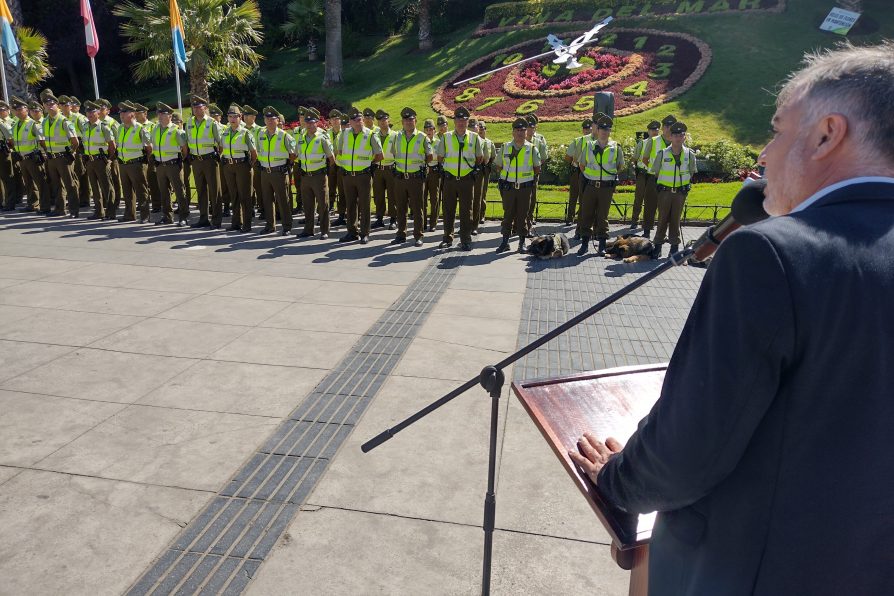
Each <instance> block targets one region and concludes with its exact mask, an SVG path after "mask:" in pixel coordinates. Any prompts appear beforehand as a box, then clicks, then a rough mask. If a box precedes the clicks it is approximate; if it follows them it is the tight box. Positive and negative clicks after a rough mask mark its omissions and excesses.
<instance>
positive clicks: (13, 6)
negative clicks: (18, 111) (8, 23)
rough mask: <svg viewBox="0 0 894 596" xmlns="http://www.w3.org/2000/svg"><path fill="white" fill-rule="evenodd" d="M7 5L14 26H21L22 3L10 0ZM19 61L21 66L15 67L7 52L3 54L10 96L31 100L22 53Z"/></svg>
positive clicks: (17, 0)
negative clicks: (10, 61)
mask: <svg viewBox="0 0 894 596" xmlns="http://www.w3.org/2000/svg"><path fill="white" fill-rule="evenodd" d="M6 4H7V6H9V12H10V13H11V14H12V21H13V24H14V25H21V24H22V18H23V17H22V5H21V3H20V1H19V0H8V1H7V3H6ZM18 59H19V65H18V66H16V67H14V66H13V65H12V64H10V63H9V56H7V55H6V52H3V66H4V69H5V71H6V85H7V87H8V88H9V96H10V97H12V96H13V95H15V96H17V97H20V98H21V99H31V98H32V97H33V96H32V95H31V90H30V89H29V87H28V83H27V82H25V70H24V69H23V68H22V55H21V52H19V56H18Z"/></svg>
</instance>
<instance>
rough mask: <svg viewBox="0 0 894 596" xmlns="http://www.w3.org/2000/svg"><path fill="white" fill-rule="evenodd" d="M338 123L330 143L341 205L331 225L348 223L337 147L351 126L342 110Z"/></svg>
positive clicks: (343, 179)
mask: <svg viewBox="0 0 894 596" xmlns="http://www.w3.org/2000/svg"><path fill="white" fill-rule="evenodd" d="M339 125H340V126H341V130H340V131H338V135H337V136H336V137H335V144H334V145H332V149H333V151H335V182H336V184H338V196H339V201H341V207H339V212H338V219H336V220H335V223H334V224H333V225H336V226H344V225H347V224H348V220H347V213H348V200H347V199H346V198H345V169H344V166H343V164H342V163H341V162H340V161H339V156H338V148H339V147H341V137H342V135H344V134H345V133H346V131H347V130H348V129H349V128H351V126H350V118H348V115H347V114H346V113H344V112H342V114H341V116H340V117H339Z"/></svg>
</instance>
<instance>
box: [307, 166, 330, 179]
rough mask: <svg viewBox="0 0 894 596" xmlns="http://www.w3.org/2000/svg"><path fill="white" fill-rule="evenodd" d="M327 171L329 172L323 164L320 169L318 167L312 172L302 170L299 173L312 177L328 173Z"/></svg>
mask: <svg viewBox="0 0 894 596" xmlns="http://www.w3.org/2000/svg"><path fill="white" fill-rule="evenodd" d="M328 173H329V171H328V168H326V166H323V167H322V168H320V169H318V170H314V171H313V172H304V171H302V173H301V175H302V176H308V177H310V178H313V177H314V176H323V175H326V174H328Z"/></svg>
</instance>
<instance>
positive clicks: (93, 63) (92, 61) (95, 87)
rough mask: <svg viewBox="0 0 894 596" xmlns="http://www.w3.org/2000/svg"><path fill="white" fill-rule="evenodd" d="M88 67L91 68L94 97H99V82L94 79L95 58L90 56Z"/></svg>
mask: <svg viewBox="0 0 894 596" xmlns="http://www.w3.org/2000/svg"><path fill="white" fill-rule="evenodd" d="M90 69H91V70H93V90H94V91H95V92H96V99H99V83H98V82H97V81H96V60H94V59H93V58H90Z"/></svg>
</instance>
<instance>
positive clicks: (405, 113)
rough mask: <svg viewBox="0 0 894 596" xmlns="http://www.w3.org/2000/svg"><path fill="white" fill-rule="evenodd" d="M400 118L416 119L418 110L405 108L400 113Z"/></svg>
mask: <svg viewBox="0 0 894 596" xmlns="http://www.w3.org/2000/svg"><path fill="white" fill-rule="evenodd" d="M400 117H401V118H415V117H416V110H414V109H413V108H404V109H402V110H401V111H400Z"/></svg>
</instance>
